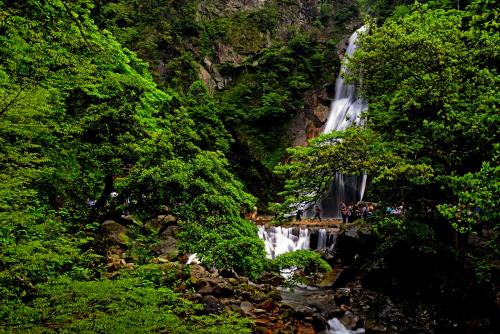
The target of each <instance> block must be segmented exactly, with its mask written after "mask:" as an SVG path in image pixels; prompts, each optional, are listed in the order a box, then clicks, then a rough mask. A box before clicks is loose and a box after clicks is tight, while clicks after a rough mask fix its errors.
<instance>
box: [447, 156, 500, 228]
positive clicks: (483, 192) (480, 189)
mask: <svg viewBox="0 0 500 334" xmlns="http://www.w3.org/2000/svg"><path fill="white" fill-rule="evenodd" d="M450 179H451V180H450V183H451V186H452V189H453V193H454V195H455V196H456V198H457V200H456V202H455V203H454V204H442V205H439V206H438V207H437V208H438V211H439V213H440V214H441V215H443V217H444V218H446V219H448V220H449V221H450V222H451V224H452V226H453V227H454V228H455V229H456V230H457V231H459V232H460V233H470V232H471V231H474V230H475V231H479V232H480V231H481V230H482V229H483V228H487V229H491V228H496V229H498V224H497V223H498V221H499V220H500V213H499V211H498V207H497V204H498V201H499V199H500V166H499V165H498V162H497V161H496V160H494V161H492V162H491V163H489V162H483V166H482V167H481V170H480V171H479V172H477V173H467V174H465V175H462V176H452V177H451V178H450Z"/></svg>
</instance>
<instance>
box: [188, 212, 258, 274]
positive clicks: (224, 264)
mask: <svg viewBox="0 0 500 334" xmlns="http://www.w3.org/2000/svg"><path fill="white" fill-rule="evenodd" d="M256 235H257V228H256V227H255V225H254V224H253V223H251V222H249V221H247V220H244V219H241V218H225V217H223V216H217V217H215V216H214V217H209V218H207V219H206V220H204V221H202V222H201V223H190V222H188V223H183V224H182V232H180V234H179V238H180V240H181V242H180V245H179V248H180V249H181V251H183V252H188V253H196V254H198V257H199V258H200V259H201V261H202V262H203V263H204V264H205V265H207V266H215V267H216V268H220V269H233V270H235V271H236V272H237V273H241V274H245V275H248V276H250V277H252V278H256V277H258V275H259V274H260V273H261V272H262V271H263V270H264V269H265V265H266V259H265V252H264V244H263V242H262V241H261V240H260V239H258V238H256V237H255V236H256Z"/></svg>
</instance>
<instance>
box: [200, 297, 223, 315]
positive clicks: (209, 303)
mask: <svg viewBox="0 0 500 334" xmlns="http://www.w3.org/2000/svg"><path fill="white" fill-rule="evenodd" d="M200 302H201V304H202V305H203V309H204V311H205V313H206V314H212V313H220V312H221V311H222V310H223V309H224V307H223V306H222V305H221V304H220V303H219V301H218V300H217V298H215V297H214V296H211V295H207V296H203V297H202V298H201V300H200Z"/></svg>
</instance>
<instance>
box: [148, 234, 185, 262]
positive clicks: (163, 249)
mask: <svg viewBox="0 0 500 334" xmlns="http://www.w3.org/2000/svg"><path fill="white" fill-rule="evenodd" d="M153 251H154V252H155V253H156V254H158V255H159V257H160V258H164V259H169V260H172V259H174V258H175V257H177V255H179V251H178V249H177V239H175V238H173V237H166V238H165V239H164V240H162V241H160V243H159V244H158V245H156V246H155V247H153Z"/></svg>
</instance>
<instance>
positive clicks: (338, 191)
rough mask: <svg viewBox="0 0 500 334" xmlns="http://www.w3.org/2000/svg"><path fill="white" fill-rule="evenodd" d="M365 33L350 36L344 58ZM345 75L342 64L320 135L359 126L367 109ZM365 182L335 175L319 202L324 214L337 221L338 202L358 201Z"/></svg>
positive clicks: (365, 178)
mask: <svg viewBox="0 0 500 334" xmlns="http://www.w3.org/2000/svg"><path fill="white" fill-rule="evenodd" d="M365 31H366V26H363V27H361V28H359V29H358V30H356V31H355V32H354V33H353V34H352V36H351V37H350V38H349V43H348V46H347V49H346V52H345V54H346V56H352V55H353V54H354V51H356V49H357V45H356V41H357V39H358V35H359V34H360V33H363V32H365ZM344 73H347V69H346V68H345V66H344V65H342V67H341V69H340V74H339V76H338V77H337V81H336V82H335V99H334V100H333V101H332V104H331V107H330V115H329V116H328V121H327V123H326V125H325V128H324V130H323V133H330V132H332V131H342V130H345V129H347V128H348V127H349V126H351V125H353V124H361V123H362V119H361V114H362V113H363V112H364V111H365V110H366V109H367V108H368V104H367V103H366V101H364V100H362V99H360V98H358V97H357V96H356V87H355V86H354V85H350V84H347V83H346V82H345V80H344V78H343V77H342V74H344ZM346 154H348V152H346ZM366 180H367V176H366V174H364V175H362V176H361V177H357V176H347V175H343V174H340V173H336V174H335V178H334V181H333V186H332V187H330V190H329V192H328V194H327V196H326V198H324V199H323V200H322V201H321V207H322V208H323V212H324V215H325V216H331V217H334V218H340V217H341V214H340V205H341V202H344V203H347V202H356V201H361V200H362V199H363V196H364V192H365V189H366Z"/></svg>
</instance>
